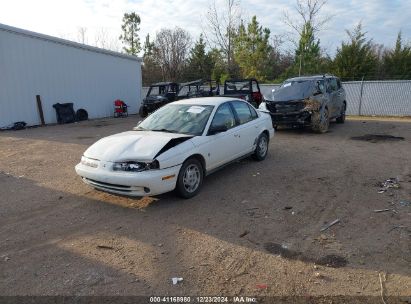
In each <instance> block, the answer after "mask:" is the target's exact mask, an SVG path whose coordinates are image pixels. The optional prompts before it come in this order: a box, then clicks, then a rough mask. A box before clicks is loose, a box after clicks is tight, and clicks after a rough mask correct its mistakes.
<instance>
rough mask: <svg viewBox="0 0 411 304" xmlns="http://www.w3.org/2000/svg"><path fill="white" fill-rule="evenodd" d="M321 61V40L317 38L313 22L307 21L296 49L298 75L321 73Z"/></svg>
mask: <svg viewBox="0 0 411 304" xmlns="http://www.w3.org/2000/svg"><path fill="white" fill-rule="evenodd" d="M321 62H322V60H321V49H320V40H319V39H317V40H316V38H315V36H314V31H313V27H312V26H311V24H310V23H306V24H305V26H304V28H303V31H302V33H301V36H300V40H299V42H298V48H297V49H296V51H295V64H296V65H297V67H298V75H302V74H307V75H308V74H315V73H319V72H320V70H321Z"/></svg>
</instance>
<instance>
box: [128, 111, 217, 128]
mask: <svg viewBox="0 0 411 304" xmlns="http://www.w3.org/2000/svg"><path fill="white" fill-rule="evenodd" d="M213 108H214V106H210V105H207V106H203V105H194V104H193V105H189V104H168V105H165V106H164V107H162V108H160V109H159V110H157V111H155V112H154V113H153V114H151V115H150V116H149V117H147V118H146V119H145V120H144V121H143V122H141V123H140V124H139V125H138V126H137V127H136V128H135V130H142V131H146V130H150V131H159V132H171V133H182V134H190V135H201V134H202V133H203V131H204V128H205V126H206V124H207V121H208V118H209V117H210V114H211V112H212V111H213Z"/></svg>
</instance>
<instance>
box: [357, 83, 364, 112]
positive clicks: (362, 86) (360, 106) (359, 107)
mask: <svg viewBox="0 0 411 304" xmlns="http://www.w3.org/2000/svg"><path fill="white" fill-rule="evenodd" d="M363 88H364V76H362V79H361V89H360V104H359V106H358V115H359V116H361V110H362V92H363Z"/></svg>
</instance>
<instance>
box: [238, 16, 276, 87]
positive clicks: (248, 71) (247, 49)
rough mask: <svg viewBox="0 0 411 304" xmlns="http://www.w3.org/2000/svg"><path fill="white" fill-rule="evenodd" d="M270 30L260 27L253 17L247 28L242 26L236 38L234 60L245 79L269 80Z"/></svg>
mask: <svg viewBox="0 0 411 304" xmlns="http://www.w3.org/2000/svg"><path fill="white" fill-rule="evenodd" d="M269 39H270V30H269V29H268V28H264V29H263V27H262V26H260V25H259V23H258V21H257V17H256V16H253V18H252V19H251V22H250V23H249V24H248V25H247V28H246V27H245V26H244V24H243V23H241V24H240V26H239V28H238V32H237V34H236V35H235V38H234V58H235V61H236V62H237V64H238V65H239V67H240V71H241V75H242V77H244V78H257V79H259V80H260V81H265V80H267V75H268V74H269V71H268V70H269V67H270V52H271V50H272V47H271V45H270V43H269Z"/></svg>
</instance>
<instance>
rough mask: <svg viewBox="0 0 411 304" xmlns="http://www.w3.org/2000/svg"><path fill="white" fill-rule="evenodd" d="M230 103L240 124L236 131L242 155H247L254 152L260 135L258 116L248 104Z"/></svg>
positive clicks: (240, 102) (241, 102)
mask: <svg viewBox="0 0 411 304" xmlns="http://www.w3.org/2000/svg"><path fill="white" fill-rule="evenodd" d="M230 103H231V105H232V107H233V109H234V113H235V115H236V121H237V124H238V126H237V127H236V128H235V129H236V131H237V134H238V137H237V140H238V141H239V147H240V151H241V153H240V155H245V154H247V153H250V152H251V151H253V147H254V144H255V140H256V138H257V136H258V135H259V134H258V131H259V127H258V120H257V118H258V115H257V113H256V111H255V110H254V109H253V108H252V107H251V106H250V105H249V104H248V103H246V102H243V101H232V102H230Z"/></svg>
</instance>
